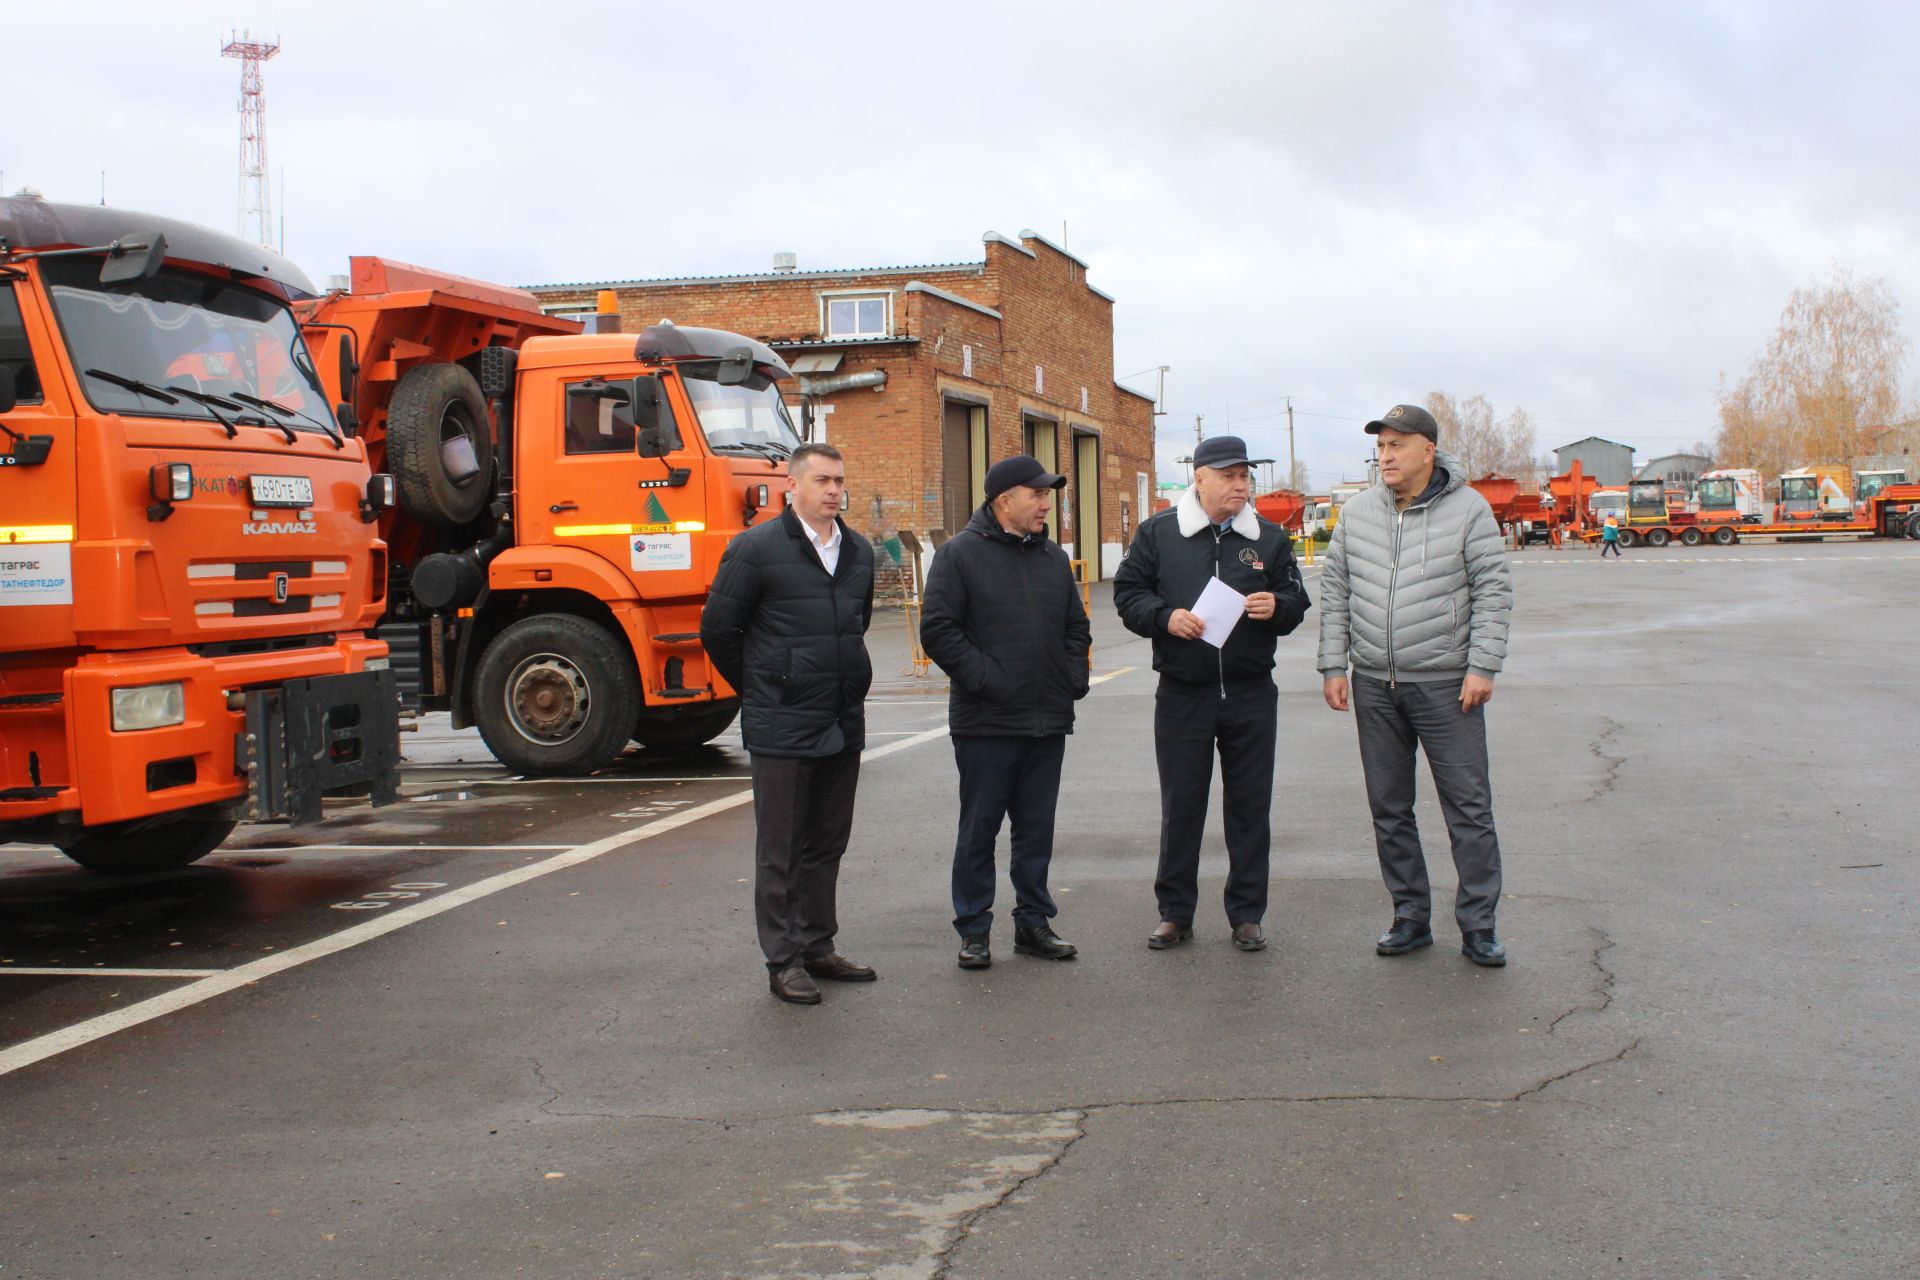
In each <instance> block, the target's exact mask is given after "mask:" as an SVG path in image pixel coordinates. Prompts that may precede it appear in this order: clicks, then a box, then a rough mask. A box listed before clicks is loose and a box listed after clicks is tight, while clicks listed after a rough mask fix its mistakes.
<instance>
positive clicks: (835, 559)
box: [800, 520, 840, 574]
mask: <svg viewBox="0 0 1920 1280" xmlns="http://www.w3.org/2000/svg"><path fill="white" fill-rule="evenodd" d="M800 527H801V528H802V529H805V530H806V531H807V541H808V542H811V543H812V544H813V549H814V551H815V552H816V553H817V554H818V555H819V557H820V563H821V564H823V565H825V566H826V567H827V572H828V573H829V574H831V573H834V572H835V571H837V570H838V569H839V568H840V522H839V521H838V520H835V521H834V522H833V536H832V537H831V538H828V539H827V540H826V541H824V542H822V541H821V540H820V535H819V534H817V533H815V532H814V531H813V526H812V525H810V524H808V523H807V522H806V521H805V520H802V521H801V522H800Z"/></svg>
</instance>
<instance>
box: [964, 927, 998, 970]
mask: <svg viewBox="0 0 1920 1280" xmlns="http://www.w3.org/2000/svg"><path fill="white" fill-rule="evenodd" d="M992 964H993V951H992V949H991V948H989V947H988V946H987V935H986V934H984V933H970V934H968V935H967V936H966V937H964V938H962V939H960V967H961V968H962V969H985V968H988V967H989V966H991V965H992Z"/></svg>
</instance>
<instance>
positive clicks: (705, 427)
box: [682, 368, 800, 458]
mask: <svg viewBox="0 0 1920 1280" xmlns="http://www.w3.org/2000/svg"><path fill="white" fill-rule="evenodd" d="M682 372H683V373H684V374H685V379H684V381H685V384H686V388H687V397H688V398H689V399H691V400H692V401H693V411H694V412H695V413H696V414H698V415H699V416H700V430H701V431H702V432H703V433H705V435H706V437H707V446H708V447H709V448H711V449H712V450H714V452H716V453H753V454H760V455H762V456H766V457H779V458H784V457H786V456H787V455H788V454H790V453H792V452H793V451H794V450H795V449H796V448H798V447H799V445H800V433H799V432H798V431H795V430H794V429H793V418H792V417H791V416H789V415H788V413H787V406H786V402H785V401H783V400H781V398H780V392H779V389H778V388H776V387H775V386H774V384H773V382H772V380H771V379H768V378H762V377H759V376H755V377H753V378H750V379H748V380H747V381H746V382H743V383H739V384H737V385H734V386H726V385H723V384H721V383H719V382H716V381H714V380H713V378H712V377H711V376H710V375H709V376H702V374H704V373H705V372H706V371H705V370H703V369H699V368H690V369H683V370H682Z"/></svg>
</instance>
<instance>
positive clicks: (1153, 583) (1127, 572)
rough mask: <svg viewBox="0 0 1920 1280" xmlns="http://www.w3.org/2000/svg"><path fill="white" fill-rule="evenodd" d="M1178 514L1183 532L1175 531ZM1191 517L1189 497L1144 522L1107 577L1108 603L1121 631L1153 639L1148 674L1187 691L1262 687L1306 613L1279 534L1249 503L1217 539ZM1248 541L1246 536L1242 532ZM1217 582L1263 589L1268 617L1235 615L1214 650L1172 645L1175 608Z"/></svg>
mask: <svg viewBox="0 0 1920 1280" xmlns="http://www.w3.org/2000/svg"><path fill="white" fill-rule="evenodd" d="M1183 508H1184V509H1186V510H1187V512H1188V515H1189V519H1188V526H1189V529H1190V532H1188V533H1186V534H1182V533H1181V524H1180V516H1181V512H1182V510H1183ZM1198 513H1199V502H1198V499H1196V498H1194V497H1193V495H1192V492H1191V491H1189V492H1188V494H1187V496H1186V497H1184V498H1183V499H1182V500H1181V503H1180V504H1179V505H1176V506H1175V507H1174V508H1173V509H1172V510H1171V511H1162V512H1161V513H1160V514H1158V515H1156V516H1153V517H1151V518H1150V519H1147V520H1144V521H1142V522H1141V524H1140V529H1139V531H1138V532H1137V533H1135V534H1134V537H1133V545H1132V546H1130V547H1128V548H1127V558H1126V559H1125V560H1123V561H1121V563H1120V570H1119V572H1118V573H1116V574H1114V576H1113V604H1114V608H1116V609H1117V610H1119V612H1120V619H1121V621H1122V622H1125V623H1126V624H1127V630H1129V631H1132V632H1134V633H1135V634H1137V635H1143V636H1149V637H1151V638H1152V640H1153V669H1154V670H1155V671H1158V672H1159V673H1160V674H1161V675H1162V676H1164V677H1166V678H1168V679H1172V680H1177V681H1180V682H1181V683H1183V684H1192V685H1217V686H1219V687H1222V688H1224V687H1226V686H1229V685H1246V684H1250V683H1254V682H1260V681H1269V680H1271V679H1272V676H1271V674H1270V673H1271V672H1272V671H1273V649H1274V642H1275V641H1276V640H1277V639H1278V638H1279V637H1281V636H1284V635H1286V634H1287V633H1288V632H1290V631H1292V630H1293V629H1294V628H1295V627H1297V626H1299V625H1300V622H1301V619H1303V618H1305V617H1306V616H1307V610H1308V609H1310V608H1312V607H1313V605H1312V601H1310V600H1309V599H1308V598H1307V586H1306V583H1305V582H1304V581H1303V580H1302V579H1301V577H1300V569H1299V566H1298V565H1296V564H1295V563H1294V559H1293V539H1292V537H1291V536H1289V535H1288V533H1287V531H1286V530H1285V529H1283V528H1281V527H1280V526H1279V525H1277V524H1274V523H1272V522H1271V521H1268V520H1262V519H1261V518H1260V517H1259V516H1257V515H1255V514H1254V511H1253V506H1252V504H1251V503H1249V504H1248V505H1247V507H1246V508H1245V509H1244V510H1243V511H1242V512H1241V513H1240V514H1239V515H1238V516H1236V517H1235V518H1234V523H1233V527H1231V528H1229V529H1228V530H1227V531H1226V532H1225V533H1224V534H1223V533H1221V532H1220V531H1219V529H1218V528H1217V527H1215V526H1214V525H1212V524H1209V523H1208V522H1207V520H1206V517H1205V516H1204V515H1203V514H1198ZM1249 530H1251V531H1252V535H1253V536H1248V531H1249ZM1214 577H1217V578H1219V579H1221V580H1222V581H1223V582H1225V583H1226V585H1227V586H1229V587H1232V588H1233V589H1234V590H1235V591H1238V592H1240V593H1241V594H1242V595H1252V594H1254V593H1255V592H1258V591H1271V592H1273V595H1274V611H1273V617H1271V618H1269V619H1267V620H1266V621H1264V622H1255V621H1254V620H1253V619H1252V618H1247V617H1242V618H1241V619H1240V621H1239V622H1238V623H1236V624H1235V625H1234V628H1233V632H1232V634H1231V635H1229V636H1228V637H1227V643H1226V647H1225V648H1222V649H1216V648H1214V647H1213V646H1212V645H1210V644H1208V643H1207V642H1206V641H1205V640H1180V639H1176V638H1175V637H1174V636H1173V635H1172V634H1171V633H1169V632H1168V631H1167V619H1169V618H1171V617H1172V616H1173V611H1174V610H1175V609H1191V608H1193V606H1194V603H1195V601H1197V600H1199V599H1200V593H1201V591H1203V590H1204V589H1205V588H1206V585H1207V579H1209V578H1214Z"/></svg>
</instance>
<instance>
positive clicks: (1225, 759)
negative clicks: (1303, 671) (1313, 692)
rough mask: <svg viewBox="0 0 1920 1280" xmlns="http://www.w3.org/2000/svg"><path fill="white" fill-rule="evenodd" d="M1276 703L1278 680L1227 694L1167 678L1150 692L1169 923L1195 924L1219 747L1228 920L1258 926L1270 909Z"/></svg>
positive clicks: (1163, 909)
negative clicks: (1202, 837)
mask: <svg viewBox="0 0 1920 1280" xmlns="http://www.w3.org/2000/svg"><path fill="white" fill-rule="evenodd" d="M1279 704H1280V693H1279V690H1277V689H1275V688H1274V687H1273V684H1272V682H1271V681H1269V682H1267V683H1264V684H1260V685H1256V686H1254V687H1252V688H1239V689H1233V688H1230V689H1228V690H1227V696H1226V697H1224V698H1222V697H1221V696H1220V691H1219V690H1218V689H1213V688H1208V687H1206V686H1204V685H1175V684H1173V683H1171V682H1169V681H1166V680H1162V681H1161V682H1160V689H1159V692H1157V693H1156V694H1154V698H1153V754H1154V759H1155V761H1156V762H1157V763H1158V764H1159V766H1160V870H1159V873H1158V875H1156V876H1155V878H1154V882H1153V892H1154V896H1155V897H1157V898H1158V899H1159V900H1160V918H1161V919H1162V920H1163V921H1171V922H1172V923H1174V924H1179V925H1190V924H1192V923H1193V911H1194V907H1195V905H1196V904H1197V903H1198V901H1199V898H1200V833H1201V829H1202V828H1203V827H1204V826H1206V822H1207V792H1208V790H1209V788H1211V787H1212V786H1213V755H1214V751H1215V749H1216V748H1218V750H1219V752H1220V791H1221V800H1222V807H1223V808H1224V809H1225V810H1226V812H1225V815H1224V818H1225V826H1226V836H1227V890H1226V907H1227V922H1228V923H1229V924H1234V925H1241V924H1258V923H1260V920H1261V918H1262V917H1263V916H1265V915H1266V914H1267V866H1268V854H1269V849H1270V846H1271V844H1272V823H1271V818H1270V813H1271V810H1272V808H1273V755H1274V738H1275V736H1276V733H1277V727H1276V716H1277V714H1278V709H1279Z"/></svg>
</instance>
